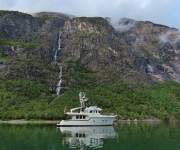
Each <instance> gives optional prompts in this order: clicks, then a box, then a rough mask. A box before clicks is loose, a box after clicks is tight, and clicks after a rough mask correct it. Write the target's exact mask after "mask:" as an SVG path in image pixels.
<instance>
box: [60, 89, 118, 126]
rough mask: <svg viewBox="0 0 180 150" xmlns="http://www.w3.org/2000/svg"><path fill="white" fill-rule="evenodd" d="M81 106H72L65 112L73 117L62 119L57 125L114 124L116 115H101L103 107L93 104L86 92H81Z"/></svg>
mask: <svg viewBox="0 0 180 150" xmlns="http://www.w3.org/2000/svg"><path fill="white" fill-rule="evenodd" d="M79 100H80V103H81V107H77V108H72V109H71V110H70V112H66V110H65V111H64V113H65V114H66V115H68V116H70V117H71V119H67V120H62V121H61V122H60V123H58V124H57V126H107V125H113V121H114V118H115V117H116V115H101V114H100V112H101V111H102V109H101V108H99V107H97V106H91V104H90V103H89V101H88V99H87V98H86V95H85V93H84V92H80V93H79Z"/></svg>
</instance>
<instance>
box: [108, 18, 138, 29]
mask: <svg viewBox="0 0 180 150" xmlns="http://www.w3.org/2000/svg"><path fill="white" fill-rule="evenodd" d="M110 24H111V25H112V26H113V27H114V29H115V30H116V31H118V32H126V31H128V30H129V29H131V28H132V27H133V26H134V25H135V24H136V21H135V20H133V19H128V18H122V19H120V21H119V22H111V21H110Z"/></svg>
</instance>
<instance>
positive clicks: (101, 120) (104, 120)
mask: <svg viewBox="0 0 180 150" xmlns="http://www.w3.org/2000/svg"><path fill="white" fill-rule="evenodd" d="M115 117H116V116H103V117H92V118H90V119H89V120H73V119H69V120H62V121H61V123H59V124H57V126H61V127H62V126H108V125H113V121H114V118H115Z"/></svg>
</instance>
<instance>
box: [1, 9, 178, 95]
mask: <svg viewBox="0 0 180 150" xmlns="http://www.w3.org/2000/svg"><path fill="white" fill-rule="evenodd" d="M34 16H36V17H33V16H31V15H28V14H23V13H20V12H1V13H0V36H1V39H0V44H1V45H0V53H1V55H2V56H1V57H0V70H1V71H0V77H1V78H4V79H9V78H15V77H19V76H20V77H24V78H27V79H29V80H37V81H39V82H42V83H45V84H47V85H48V86H49V87H50V91H51V92H54V90H55V87H56V84H57V79H58V72H59V70H58V68H59V67H58V66H59V65H61V66H63V76H64V79H63V82H62V83H63V85H64V87H65V89H68V86H71V85H72V84H78V82H77V81H75V79H73V78H72V77H71V79H70V80H69V81H66V78H65V76H66V77H68V76H69V74H71V73H74V72H76V71H77V70H76V69H77V68H81V69H87V70H91V71H93V72H94V74H95V75H94V76H95V78H96V79H97V82H98V83H99V84H117V83H118V82H121V81H128V82H131V83H134V82H146V83H152V82H164V81H168V80H173V81H176V82H180V78H179V73H180V68H179V63H180V61H179V54H180V34H179V32H178V31H177V30H176V29H174V28H169V27H167V26H163V25H157V24H154V23H151V22H142V21H134V20H131V19H127V18H123V19H122V20H121V21H120V22H119V24H117V25H119V27H117V28H118V29H121V28H122V25H123V28H126V27H127V28H128V30H126V31H123V32H121V31H120V30H118V31H117V30H116V28H115V27H113V26H112V25H110V24H109V22H108V21H107V19H104V18H101V17H91V18H86V17H79V18H74V17H71V16H70V17H69V15H64V14H62V13H48V12H42V13H38V14H36V15H34ZM130 25H131V26H130ZM129 27H130V28H129ZM59 31H61V36H60V39H61V50H60V51H58V53H57V62H58V63H57V64H55V62H54V54H55V51H56V50H57V48H58V38H59ZM2 39H5V40H2ZM7 39H8V40H7ZM9 39H11V41H10V40H9ZM5 41H6V42H5ZM12 41H13V42H14V43H13V42H12ZM18 42H19V43H18ZM22 43H25V44H22ZM28 44H32V45H33V46H28Z"/></svg>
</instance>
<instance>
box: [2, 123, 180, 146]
mask: <svg viewBox="0 0 180 150" xmlns="http://www.w3.org/2000/svg"><path fill="white" fill-rule="evenodd" d="M63 149H64V150H68V149H74V150H76V149H80V150H86V149H88V150H89V149H103V150H111V149H112V150H117V149H118V150H179V149H180V123H179V122H173V123H170V122H168V123H167V122H161V123H157V122H150V123H142V122H141V123H120V124H115V125H114V126H107V127H106V126H105V127H69V128H68V127H62V128H56V125H47V124H46V125H45V124H44V125H42V124H24V125H15V124H14V125H13V124H0V150H63Z"/></svg>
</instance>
